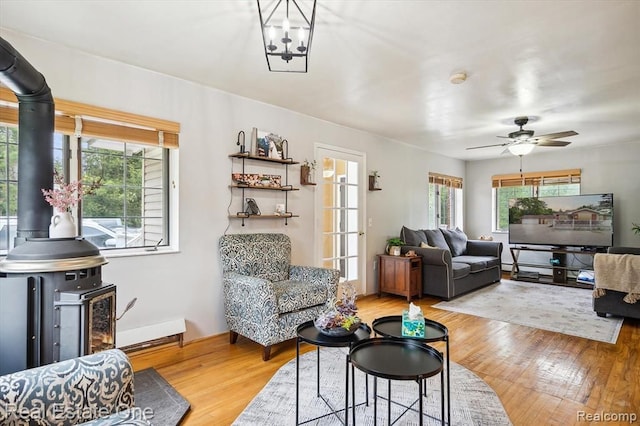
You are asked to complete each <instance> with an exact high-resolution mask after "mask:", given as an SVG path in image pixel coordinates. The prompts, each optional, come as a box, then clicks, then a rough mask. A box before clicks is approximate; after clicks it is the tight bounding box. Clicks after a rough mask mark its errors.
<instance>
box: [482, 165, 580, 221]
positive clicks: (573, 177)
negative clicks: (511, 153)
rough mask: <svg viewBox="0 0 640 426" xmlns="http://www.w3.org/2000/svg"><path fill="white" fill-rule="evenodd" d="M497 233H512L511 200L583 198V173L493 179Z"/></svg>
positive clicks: (511, 176) (541, 174) (503, 176)
mask: <svg viewBox="0 0 640 426" xmlns="http://www.w3.org/2000/svg"><path fill="white" fill-rule="evenodd" d="M491 180H492V187H493V201H494V203H493V216H494V232H507V231H508V229H509V200H511V199H514V198H521V197H551V196H559V195H578V194H580V169H571V170H555V171H546V172H529V173H523V174H508V175H495V176H492V178H491Z"/></svg>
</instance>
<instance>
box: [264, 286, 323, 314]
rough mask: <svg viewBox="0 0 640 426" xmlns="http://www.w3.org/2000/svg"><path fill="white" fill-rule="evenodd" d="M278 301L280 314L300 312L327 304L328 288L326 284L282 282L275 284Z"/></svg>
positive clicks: (274, 289)
mask: <svg viewBox="0 0 640 426" xmlns="http://www.w3.org/2000/svg"><path fill="white" fill-rule="evenodd" d="M273 291H274V293H275V294H276V299H277V301H278V313H280V314H286V313H288V312H294V311H298V310H300V309H306V308H310V307H312V306H317V305H322V304H323V303H326V302H327V286H326V284H325V283H324V282H301V281H290V280H287V281H280V282H274V283H273Z"/></svg>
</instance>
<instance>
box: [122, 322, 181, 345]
mask: <svg viewBox="0 0 640 426" xmlns="http://www.w3.org/2000/svg"><path fill="white" fill-rule="evenodd" d="M186 329H187V328H186V323H185V320H184V318H179V319H175V320H171V321H166V322H162V323H158V324H151V325H147V326H144V327H138V328H133V329H131V330H123V331H116V346H117V347H118V348H119V349H121V350H123V351H124V352H134V351H137V350H141V349H148V348H152V347H155V346H160V345H164V344H167V343H174V342H177V343H178V345H179V346H180V347H182V345H183V343H184V340H183V339H184V333H185V331H186Z"/></svg>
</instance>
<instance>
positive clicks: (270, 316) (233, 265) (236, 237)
mask: <svg viewBox="0 0 640 426" xmlns="http://www.w3.org/2000/svg"><path fill="white" fill-rule="evenodd" d="M219 248H220V258H221V263H222V272H223V274H222V284H223V286H224V307H225V317H226V319H227V325H228V326H229V340H230V342H231V343H232V344H233V343H235V342H236V340H237V338H238V334H241V335H242V336H244V337H247V338H249V339H251V340H253V341H254V342H256V343H259V344H260V345H262V346H263V348H264V349H263V354H262V359H263V360H265V361H267V360H268V359H269V357H270V354H271V346H272V345H274V344H276V343H280V342H283V341H285V340H288V339H292V338H294V337H296V328H297V326H298V325H300V324H302V323H303V322H306V321H309V320H312V319H315V318H317V317H318V316H319V314H320V313H321V312H322V311H323V310H325V309H326V308H327V302H329V301H330V300H332V299H335V297H336V293H337V291H338V278H339V272H338V270H336V269H326V268H317V267H310V266H292V265H291V241H290V239H289V237H288V236H287V235H284V234H229V235H223V236H222V237H220V241H219Z"/></svg>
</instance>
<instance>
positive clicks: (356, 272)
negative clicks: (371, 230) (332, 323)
mask: <svg viewBox="0 0 640 426" xmlns="http://www.w3.org/2000/svg"><path fill="white" fill-rule="evenodd" d="M315 158H317V159H319V166H320V169H321V171H322V172H321V174H319V178H318V186H317V190H316V199H315V210H316V215H315V216H316V226H315V228H316V230H315V232H316V238H315V241H316V242H317V247H316V253H317V256H318V257H319V258H320V263H321V264H322V265H323V266H324V267H327V268H334V269H338V270H339V271H340V283H341V284H344V283H350V284H352V285H353V286H354V288H355V290H356V292H357V293H358V294H364V293H365V292H366V289H365V283H366V279H365V271H366V268H365V247H366V240H365V235H364V217H365V211H364V210H365V209H364V206H365V203H364V189H365V186H364V181H365V168H364V154H362V153H358V152H354V151H347V150H344V149H342V148H336V147H331V146H326V145H316V147H315ZM339 295H340V293H339Z"/></svg>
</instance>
